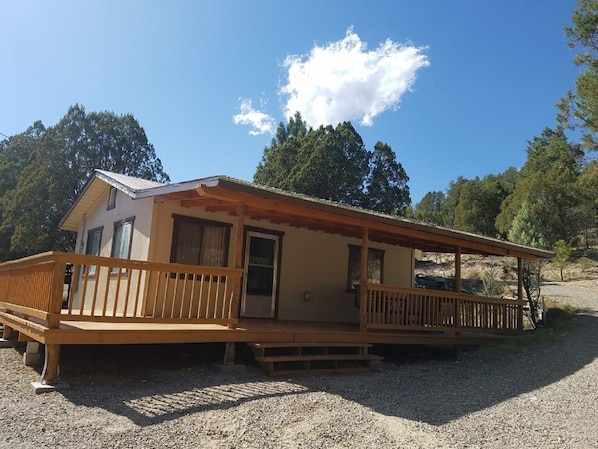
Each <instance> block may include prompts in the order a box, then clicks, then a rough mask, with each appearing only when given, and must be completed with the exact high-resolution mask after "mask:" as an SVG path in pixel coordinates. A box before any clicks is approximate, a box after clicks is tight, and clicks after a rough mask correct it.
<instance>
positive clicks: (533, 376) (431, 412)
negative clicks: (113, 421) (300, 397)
mask: <svg viewBox="0 0 598 449" xmlns="http://www.w3.org/2000/svg"><path fill="white" fill-rule="evenodd" d="M173 346H174V347H173ZM239 350H240V352H241V354H240V355H241V357H243V349H242V346H241V345H239ZM222 354H223V346H222V345H206V344H203V345H199V344H198V345H151V346H92V347H90V346H70V347H68V346H67V347H64V348H63V353H62V367H63V372H64V373H65V374H66V375H65V377H64V380H65V381H66V382H68V383H70V384H71V388H70V389H68V390H63V391H61V394H63V395H64V396H65V397H66V398H67V399H68V400H70V401H71V402H72V403H74V404H77V405H81V406H85V407H99V408H103V409H105V410H107V411H109V412H111V413H115V414H117V415H120V416H124V417H127V418H129V419H130V420H131V421H132V422H134V423H135V424H137V425H139V426H148V425H154V424H157V423H161V422H164V421H169V420H172V419H176V418H179V417H181V416H184V415H187V414H191V413H196V412H202V411H206V410H214V409H227V408H230V407H236V406H238V405H240V404H243V403H246V402H250V401H254V400H258V399H263V398H268V397H275V396H281V395H290V394H292V395H296V394H303V393H309V392H319V391H325V392H327V393H329V394H334V395H338V396H340V397H342V398H344V399H346V400H349V401H353V402H356V403H359V404H361V405H364V406H366V407H369V408H371V409H372V410H374V411H376V412H379V413H382V414H385V415H388V416H396V417H400V418H404V419H409V420H414V421H422V422H426V423H429V424H433V425H441V424H445V423H447V422H450V421H452V420H455V419H458V418H460V417H463V416H465V415H468V414H470V413H473V412H476V411H478V410H482V409H485V408H487V407H491V406H493V405H495V404H498V403H501V402H503V401H505V400H508V399H510V398H513V397H516V396H518V395H521V394H523V393H530V392H533V391H534V390H537V389H539V388H542V387H544V386H546V385H549V384H552V383H554V382H557V381H559V380H561V379H563V378H565V377H567V376H570V375H572V374H574V373H575V372H576V371H578V370H580V369H582V368H583V367H584V366H586V365H588V364H590V363H592V362H595V359H596V358H597V357H598V317H596V316H591V315H590V314H584V313H583V312H581V313H580V314H579V315H578V316H577V318H576V324H575V328H574V330H572V331H571V333H570V334H569V335H568V336H566V337H565V338H564V339H563V340H562V341H560V342H559V343H555V344H544V345H542V346H540V347H537V348H526V349H523V350H518V351H513V350H511V351H505V352H501V351H500V350H499V348H485V347H482V348H480V349H478V350H476V351H472V352H468V353H464V354H461V355H460V356H457V355H455V354H450V353H447V352H442V353H441V354H442V357H440V358H439V357H438V355H439V353H436V354H431V355H430V357H426V358H424V359H423V360H422V359H421V357H414V356H413V354H409V353H395V354H394V355H393V354H391V353H387V359H390V361H387V362H386V363H384V364H383V365H382V367H381V369H379V370H377V371H374V372H372V373H368V374H356V375H330V376H303V377H293V378H290V379H287V378H285V379H272V378H268V377H266V376H265V375H264V374H263V373H262V372H261V371H259V370H258V369H257V368H256V369H253V368H250V369H247V370H245V369H241V370H238V371H233V372H224V373H222V372H219V371H216V370H214V369H213V368H210V364H211V363H213V362H219V361H220V358H221V356H222Z"/></svg>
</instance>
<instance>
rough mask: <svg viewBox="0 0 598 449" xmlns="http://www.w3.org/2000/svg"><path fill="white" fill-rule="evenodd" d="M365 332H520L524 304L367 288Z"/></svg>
mask: <svg viewBox="0 0 598 449" xmlns="http://www.w3.org/2000/svg"><path fill="white" fill-rule="evenodd" d="M366 296H367V298H366V307H365V312H363V311H362V313H365V315H366V316H365V323H366V329H386V330H420V331H431V330H432V331H433V330H438V331H450V330H452V331H455V332H461V331H463V332H492V333H504V334H514V333H518V332H521V331H522V330H523V306H524V305H525V304H526V301H522V300H515V299H501V298H487V297H481V296H474V295H466V294H459V293H452V292H445V291H436V290H428V289H420V288H401V287H392V286H387V285H378V284H367V295H366Z"/></svg>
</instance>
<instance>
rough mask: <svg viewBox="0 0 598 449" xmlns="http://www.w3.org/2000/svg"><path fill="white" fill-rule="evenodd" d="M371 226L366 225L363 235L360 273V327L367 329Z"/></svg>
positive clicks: (363, 329)
mask: <svg viewBox="0 0 598 449" xmlns="http://www.w3.org/2000/svg"><path fill="white" fill-rule="evenodd" d="M369 232H370V230H369V228H368V227H367V226H364V227H363V229H362V236H361V264H360V273H359V305H360V307H359V328H360V329H361V331H362V332H365V331H366V330H367V294H368V292H367V281H368V246H369Z"/></svg>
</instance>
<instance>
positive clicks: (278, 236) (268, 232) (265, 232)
mask: <svg viewBox="0 0 598 449" xmlns="http://www.w3.org/2000/svg"><path fill="white" fill-rule="evenodd" d="M251 235H254V236H256V237H260V236H262V237H263V238H272V239H274V240H276V241H277V245H275V246H276V247H277V249H276V251H277V254H274V264H275V273H274V278H273V283H274V285H273V286H272V305H271V312H272V316H271V317H268V318H262V319H274V320H276V319H278V301H279V296H280V295H279V292H280V272H281V261H282V238H283V236H284V232H282V231H275V230H272V229H266V228H258V227H254V226H245V227H244V228H243V259H242V260H243V269H244V270H246V271H245V275H244V276H243V282H242V284H241V298H240V299H241V300H240V301H239V317H241V318H243V317H244V312H245V304H246V297H247V269H248V267H247V265H248V260H247V258H248V251H249V248H248V245H247V244H248V241H249V237H250V236H251ZM255 319H260V318H255Z"/></svg>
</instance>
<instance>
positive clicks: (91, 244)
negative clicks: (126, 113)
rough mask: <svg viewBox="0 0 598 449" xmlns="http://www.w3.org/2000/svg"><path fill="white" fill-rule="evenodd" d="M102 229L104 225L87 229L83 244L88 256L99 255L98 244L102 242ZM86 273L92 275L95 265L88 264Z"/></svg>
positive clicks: (94, 272) (94, 271)
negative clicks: (84, 243) (85, 239)
mask: <svg viewBox="0 0 598 449" xmlns="http://www.w3.org/2000/svg"><path fill="white" fill-rule="evenodd" d="M103 230H104V226H100V227H99V228H93V229H90V230H89V231H87V243H86V245H85V254H86V255H88V256H99V255H100V245H101V243H102V231H103ZM88 274H90V275H92V276H93V275H94V274H96V267H95V265H90V267H89V271H88Z"/></svg>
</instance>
